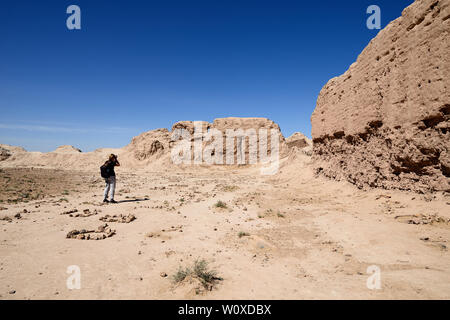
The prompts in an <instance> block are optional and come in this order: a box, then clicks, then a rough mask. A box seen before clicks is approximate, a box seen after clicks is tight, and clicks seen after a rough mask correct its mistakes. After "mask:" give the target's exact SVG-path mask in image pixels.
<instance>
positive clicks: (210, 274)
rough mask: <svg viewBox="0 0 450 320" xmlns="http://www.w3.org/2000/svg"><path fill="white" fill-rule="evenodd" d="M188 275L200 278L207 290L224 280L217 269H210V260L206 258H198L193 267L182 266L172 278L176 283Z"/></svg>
mask: <svg viewBox="0 0 450 320" xmlns="http://www.w3.org/2000/svg"><path fill="white" fill-rule="evenodd" d="M187 277H193V278H196V279H198V280H199V281H200V282H201V284H202V286H203V287H204V289H207V290H211V289H212V287H213V286H214V284H215V282H216V281H218V280H223V278H221V277H219V276H218V275H217V271H215V270H208V262H206V260H204V259H202V260H196V261H195V262H194V265H193V266H192V268H184V269H183V268H182V267H180V268H179V269H178V271H177V272H176V273H175V274H174V275H173V277H172V278H173V282H174V283H180V282H182V281H183V280H184V279H186V278H187Z"/></svg>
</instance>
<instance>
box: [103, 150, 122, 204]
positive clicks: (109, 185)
mask: <svg viewBox="0 0 450 320" xmlns="http://www.w3.org/2000/svg"><path fill="white" fill-rule="evenodd" d="M103 166H104V167H105V171H106V173H107V177H105V182H106V187H105V192H104V193H103V196H104V197H103V202H109V203H117V202H116V201H115V200H114V192H115V190H116V173H115V172H114V167H115V166H120V163H119V161H118V160H117V156H116V155H115V154H110V155H109V159H108V161H106V162H105V164H104V165H103ZM108 193H109V201H108Z"/></svg>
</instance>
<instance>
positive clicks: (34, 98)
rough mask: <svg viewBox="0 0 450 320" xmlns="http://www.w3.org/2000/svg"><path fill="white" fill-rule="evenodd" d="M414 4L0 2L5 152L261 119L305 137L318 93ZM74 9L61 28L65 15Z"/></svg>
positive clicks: (116, 141) (377, 0)
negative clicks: (373, 21) (371, 25)
mask: <svg viewBox="0 0 450 320" xmlns="http://www.w3.org/2000/svg"><path fill="white" fill-rule="evenodd" d="M411 3H412V0H395V1H393V0H371V1H366V0H354V1H351V0H342V1H336V0H332V1H331V0H330V1H328V0H322V1H284V0H272V1H264V0H256V1H246V0H240V1H231V0H227V1H223V0H208V1H196V0H191V1H187V0H183V1H171V0H164V1H163V0H161V1H152V0H142V1H136V0H129V1H124V0H118V1H106V0H71V1H65V0H53V1H45V0H43V1H36V0H26V1H24V0H21V1H1V3H0V39H1V41H0V111H1V112H0V114H1V118H0V143H6V144H12V145H20V146H23V147H25V148H26V149H28V150H39V151H50V150H53V149H55V148H56V147H57V146H59V145H63V144H70V145H74V146H76V147H79V148H81V149H82V150H83V151H91V150H94V149H96V148H99V147H122V146H124V145H126V144H128V143H129V141H130V139H131V138H132V137H133V136H135V135H138V134H140V133H141V132H143V131H147V130H151V129H156V128H164V127H165V128H170V127H171V126H172V124H173V123H174V122H176V121H179V120H206V121H212V120H213V119H214V118H218V117H228V116H237V117H267V118H270V119H272V120H274V121H275V122H277V123H278V124H279V125H280V126H281V129H282V132H283V134H284V135H285V136H289V135H290V134H292V133H293V132H295V131H301V132H303V133H305V134H306V135H308V136H310V132H311V123H310V116H311V113H312V111H313V110H314V107H315V103H316V99H317V96H318V94H319V91H320V90H321V88H322V87H323V85H325V83H326V82H327V81H328V80H329V79H330V78H332V77H335V76H338V75H340V74H342V73H343V72H345V70H347V68H348V67H349V66H350V64H351V63H353V62H354V61H355V60H356V58H357V56H358V54H359V53H360V52H361V51H362V49H363V48H364V47H365V46H366V45H367V44H368V42H369V41H370V40H371V39H372V38H373V37H374V36H375V35H376V34H377V32H378V30H369V29H367V28H366V19H367V17H368V16H369V15H368V14H366V8H367V7H368V6H369V5H371V4H376V5H378V6H379V7H380V8H381V27H382V28H383V27H384V26H386V24H387V23H389V22H390V21H391V20H393V19H395V18H397V17H399V16H400V15H401V12H402V10H403V9H404V8H405V7H406V6H408V5H409V4H411ZM71 4H76V5H78V6H80V8H81V27H82V29H81V30H68V29H67V27H66V18H67V17H68V14H66V8H67V7H68V6H69V5H71Z"/></svg>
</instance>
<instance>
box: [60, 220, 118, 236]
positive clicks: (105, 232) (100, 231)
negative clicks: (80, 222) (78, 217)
mask: <svg viewBox="0 0 450 320" xmlns="http://www.w3.org/2000/svg"><path fill="white" fill-rule="evenodd" d="M115 233H116V231H115V230H112V229H111V228H110V227H109V226H108V224H106V223H105V224H103V225H101V226H99V227H98V228H97V230H86V229H81V230H72V231H70V232H69V233H67V236H66V238H72V239H79V240H103V239H106V238H109V237H112V236H113V235H114V234H115Z"/></svg>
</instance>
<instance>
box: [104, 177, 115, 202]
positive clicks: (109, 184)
mask: <svg viewBox="0 0 450 320" xmlns="http://www.w3.org/2000/svg"><path fill="white" fill-rule="evenodd" d="M105 182H106V187H105V192H104V193H103V196H104V199H107V198H108V193H109V200H114V192H115V191H116V176H111V177H109V178H106V179H105Z"/></svg>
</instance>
